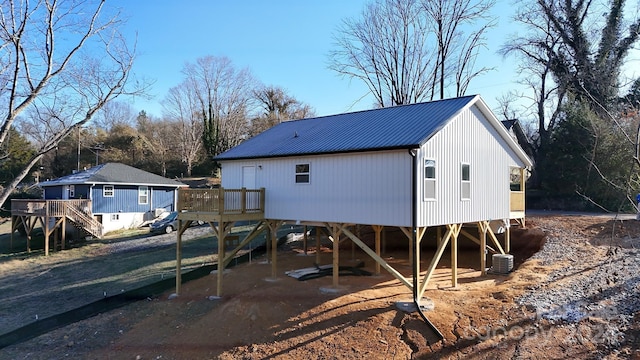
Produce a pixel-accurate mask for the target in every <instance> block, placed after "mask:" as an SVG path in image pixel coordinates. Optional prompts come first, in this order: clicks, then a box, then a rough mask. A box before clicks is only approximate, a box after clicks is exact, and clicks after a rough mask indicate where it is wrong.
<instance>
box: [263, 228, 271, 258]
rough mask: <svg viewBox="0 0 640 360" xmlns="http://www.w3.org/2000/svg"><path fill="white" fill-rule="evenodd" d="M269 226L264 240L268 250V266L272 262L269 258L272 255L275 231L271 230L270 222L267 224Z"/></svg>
mask: <svg viewBox="0 0 640 360" xmlns="http://www.w3.org/2000/svg"><path fill="white" fill-rule="evenodd" d="M267 225H268V226H267V236H265V238H264V244H265V247H266V249H267V252H266V254H267V264H268V263H270V262H271V260H270V258H269V254H271V233H272V232H273V231H272V230H271V222H270V221H269V222H267Z"/></svg>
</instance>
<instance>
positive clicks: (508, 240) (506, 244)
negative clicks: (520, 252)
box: [504, 220, 511, 254]
mask: <svg viewBox="0 0 640 360" xmlns="http://www.w3.org/2000/svg"><path fill="white" fill-rule="evenodd" d="M506 225H507V228H506V230H505V232H504V251H505V252H506V253H507V254H508V253H510V252H511V220H509V222H508V223H507V224H506Z"/></svg>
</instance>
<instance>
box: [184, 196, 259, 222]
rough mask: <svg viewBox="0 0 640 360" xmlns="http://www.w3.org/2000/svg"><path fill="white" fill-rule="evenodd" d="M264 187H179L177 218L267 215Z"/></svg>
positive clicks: (229, 218) (232, 218)
mask: <svg viewBox="0 0 640 360" xmlns="http://www.w3.org/2000/svg"><path fill="white" fill-rule="evenodd" d="M264 195H265V191H264V188H262V189H258V190H249V189H245V188H242V189H225V188H217V189H179V190H178V206H177V209H176V210H177V211H178V219H180V220H191V221H194V220H201V221H206V222H228V221H241V220H262V219H264V204H265V198H264Z"/></svg>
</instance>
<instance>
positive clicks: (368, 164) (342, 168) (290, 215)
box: [222, 150, 412, 226]
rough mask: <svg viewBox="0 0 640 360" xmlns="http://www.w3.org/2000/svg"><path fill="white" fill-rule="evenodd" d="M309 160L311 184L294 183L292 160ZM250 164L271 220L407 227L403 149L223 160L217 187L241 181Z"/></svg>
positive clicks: (408, 167)
mask: <svg viewBox="0 0 640 360" xmlns="http://www.w3.org/2000/svg"><path fill="white" fill-rule="evenodd" d="M303 163H309V164H310V183H309V184H296V183H295V166H296V164H303ZM249 165H255V166H256V167H257V170H256V185H257V187H258V188H260V187H264V188H265V189H266V195H265V197H266V205H265V206H266V209H265V212H266V214H265V216H266V217H267V218H271V219H281V220H300V221H329V222H346V223H357V224H371V225H388V226H411V171H412V158H411V156H410V155H409V153H408V151H406V150H398V151H380V152H368V153H353V154H337V155H322V156H305V157H296V158H293V157H292V158H273V159H261V160H251V161H237V162H236V161H234V162H224V163H223V165H222V186H223V187H226V188H238V187H241V186H242V183H241V182H240V179H241V178H242V176H241V175H242V173H241V172H242V166H249Z"/></svg>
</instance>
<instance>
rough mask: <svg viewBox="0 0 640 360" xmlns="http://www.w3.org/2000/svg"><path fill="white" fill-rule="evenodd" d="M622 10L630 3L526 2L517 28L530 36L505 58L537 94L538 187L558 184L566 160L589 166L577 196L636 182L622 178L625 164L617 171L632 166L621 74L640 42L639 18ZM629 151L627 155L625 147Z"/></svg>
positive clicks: (534, 144) (533, 150) (534, 145)
mask: <svg viewBox="0 0 640 360" xmlns="http://www.w3.org/2000/svg"><path fill="white" fill-rule="evenodd" d="M623 10H624V1H623V0H612V1H610V2H609V3H608V4H599V3H595V2H591V1H581V0H566V1H559V0H537V1H536V2H535V3H534V4H531V3H525V2H522V11H520V12H519V13H518V15H517V18H516V20H517V21H519V22H521V23H523V24H525V25H526V26H527V27H528V29H529V31H528V32H526V35H525V36H523V37H518V38H515V39H513V40H511V41H510V42H509V44H507V45H506V46H505V47H504V48H503V52H504V53H505V54H515V55H517V56H519V57H520V58H521V59H522V60H523V62H522V69H523V73H524V74H525V77H526V80H524V81H525V83H526V84H528V85H529V86H530V88H531V89H532V90H533V91H532V92H531V93H530V94H532V95H531V96H530V97H529V99H530V100H531V104H532V106H531V108H532V109H533V111H531V112H530V116H531V117H532V118H534V119H535V123H536V124H537V134H536V135H537V136H536V137H532V138H531V139H530V140H531V141H530V143H529V146H524V148H525V149H527V148H529V149H530V151H528V152H529V153H530V155H532V157H533V158H534V162H535V164H536V166H535V169H534V176H533V177H532V178H531V182H532V185H533V186H534V187H537V186H540V185H541V183H542V182H544V180H543V179H542V177H543V175H544V174H546V175H544V177H549V176H551V177H553V176H556V177H557V175H558V168H559V167H560V165H561V164H560V163H559V161H561V158H568V159H576V160H571V161H572V162H573V163H576V162H577V161H581V162H583V164H584V165H583V166H582V170H581V171H583V173H580V174H578V175H577V176H576V174H571V176H572V177H567V178H568V179H577V180H575V181H574V182H575V184H576V185H575V187H576V193H578V194H580V195H581V196H583V197H584V198H588V197H589V195H586V193H587V192H589V191H592V192H593V191H595V192H597V193H599V194H603V193H604V192H605V191H608V190H607V189H603V187H601V186H600V184H601V183H602V182H605V183H607V184H608V186H609V188H610V189H615V190H614V191H616V192H619V190H620V188H621V186H625V185H618V187H617V188H616V187H615V186H612V184H614V182H617V181H618V180H619V179H623V178H626V179H629V176H628V175H620V172H619V170H620V168H622V167H624V165H623V164H618V165H615V166H610V165H611V164H612V163H613V162H614V161H619V162H624V161H625V160H624V159H629V158H631V155H630V154H631V152H630V149H631V147H629V146H628V145H633V146H635V143H634V141H633V137H631V136H629V135H627V134H628V133H629V126H627V125H628V124H625V123H624V122H621V121H620V118H621V115H622V114H621V113H619V112H618V108H619V104H620V102H619V97H620V85H619V84H620V80H621V69H622V67H623V66H624V64H625V58H626V55H627V54H628V52H629V50H630V49H631V48H632V47H633V46H634V44H635V43H636V42H637V40H638V36H639V30H640V17H638V15H637V12H636V13H635V14H634V13H633V12H632V15H631V19H628V18H626V17H625V14H624V11H623ZM625 23H626V24H628V27H627V28H626V29H625V25H624V24H625ZM585 105H587V108H588V109H586V110H585ZM589 111H590V112H592V113H594V114H595V115H596V116H594V115H593V114H589V113H588V112H589ZM521 115H524V116H527V115H528V114H527V112H523V113H521ZM623 143H627V148H626V149H625V148H624V147H620V145H621V144H623ZM572 144H576V145H577V144H582V145H580V146H574V147H573V148H571V150H572V151H574V153H571V154H569V153H568V146H569V145H572ZM551 145H553V148H551ZM551 149H554V150H553V151H555V153H554V154H555V155H551V154H550V152H551V151H552V150H551ZM623 153H624V154H623ZM594 174H596V176H594ZM620 181H622V182H627V183H628V181H627V180H620ZM551 182H552V183H558V181H557V179H555V178H553V179H552V181H547V183H551ZM618 184H620V182H619V183H618Z"/></svg>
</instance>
